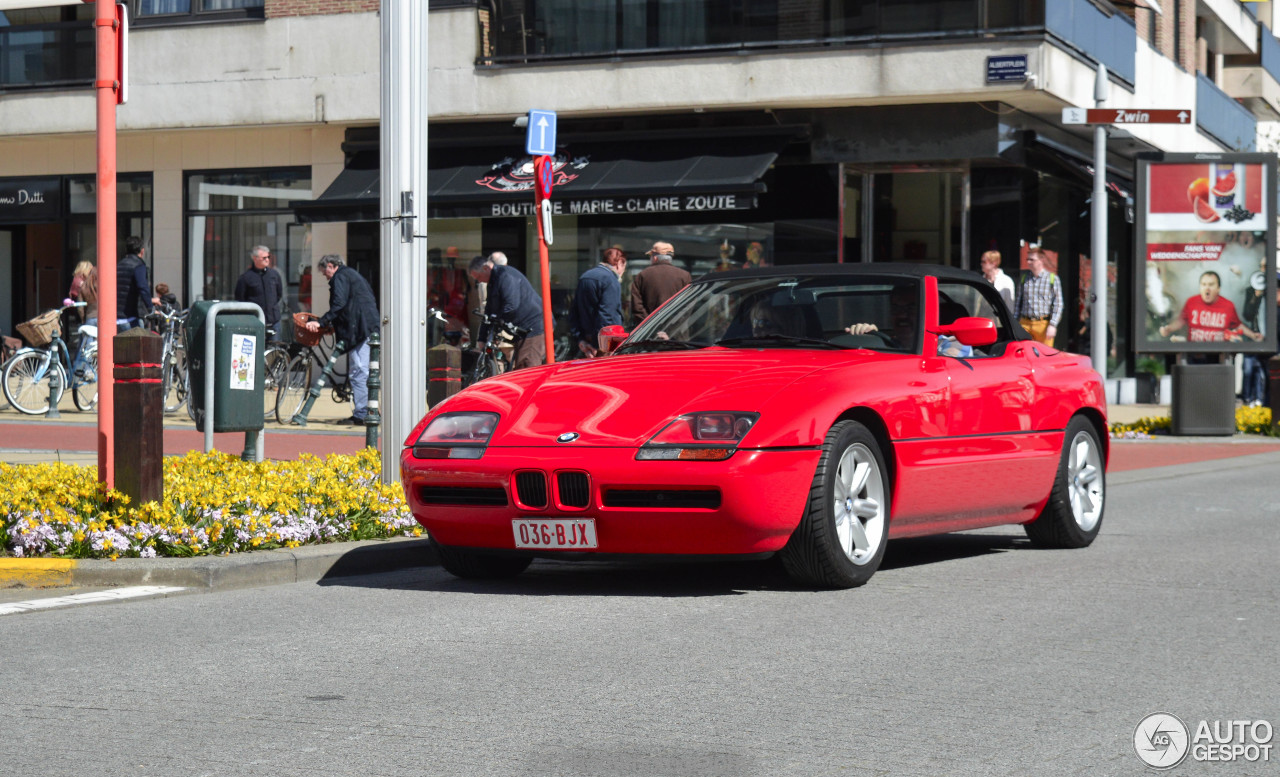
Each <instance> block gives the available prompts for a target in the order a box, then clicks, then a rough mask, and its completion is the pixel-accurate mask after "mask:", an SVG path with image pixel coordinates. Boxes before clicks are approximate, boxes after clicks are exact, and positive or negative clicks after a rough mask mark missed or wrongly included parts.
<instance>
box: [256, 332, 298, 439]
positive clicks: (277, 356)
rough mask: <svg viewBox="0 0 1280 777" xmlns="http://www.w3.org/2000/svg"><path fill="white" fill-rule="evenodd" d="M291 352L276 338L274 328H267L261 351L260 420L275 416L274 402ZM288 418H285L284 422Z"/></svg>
mask: <svg viewBox="0 0 1280 777" xmlns="http://www.w3.org/2000/svg"><path fill="white" fill-rule="evenodd" d="M291 358H292V354H290V353H289V349H288V346H287V345H286V344H285V343H284V342H282V341H280V340H277V339H276V332H275V330H274V329H268V330H267V349H266V350H265V351H263V353H262V365H263V367H262V420H264V421H270V420H271V418H272V417H273V416H276V415H277V413H276V404H277V400H278V399H279V393H280V386H281V385H282V384H283V383H284V382H285V376H286V375H288V374H289V360H290V359H291ZM287 422H288V419H285V423H287Z"/></svg>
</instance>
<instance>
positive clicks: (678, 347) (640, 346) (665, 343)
mask: <svg viewBox="0 0 1280 777" xmlns="http://www.w3.org/2000/svg"><path fill="white" fill-rule="evenodd" d="M706 347H707V346H706V344H705V343H691V342H689V341H688V340H662V339H659V338H656V337H655V338H653V339H651V340H628V341H627V343H626V345H624V346H622V347H621V348H619V349H618V351H617V352H618V353H623V352H630V351H632V350H645V349H651V350H654V351H696V350H698V349H699V348H706Z"/></svg>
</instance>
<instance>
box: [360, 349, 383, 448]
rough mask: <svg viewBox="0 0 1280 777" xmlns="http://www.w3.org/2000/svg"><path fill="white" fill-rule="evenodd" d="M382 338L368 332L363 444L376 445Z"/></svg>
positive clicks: (380, 394) (373, 446) (380, 415)
mask: <svg viewBox="0 0 1280 777" xmlns="http://www.w3.org/2000/svg"><path fill="white" fill-rule="evenodd" d="M381 358H382V338H380V337H378V333H377V332H370V333H369V414H368V415H366V416H365V417H364V446H365V447H366V448H376V447H378V424H380V423H382V413H381V410H380V409H379V406H380V401H379V399H380V397H381V396H382V365H381V363H380V361H381Z"/></svg>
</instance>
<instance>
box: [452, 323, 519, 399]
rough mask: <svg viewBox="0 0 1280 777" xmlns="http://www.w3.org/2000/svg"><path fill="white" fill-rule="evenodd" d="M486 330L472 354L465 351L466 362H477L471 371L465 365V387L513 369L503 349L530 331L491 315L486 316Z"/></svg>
mask: <svg viewBox="0 0 1280 777" xmlns="http://www.w3.org/2000/svg"><path fill="white" fill-rule="evenodd" d="M484 328H485V329H487V330H488V334H487V335H486V336H485V338H484V340H482V341H481V342H480V343H479V344H478V345H476V346H475V348H473V349H471V354H468V352H467V351H463V353H464V354H466V355H464V356H463V359H464V360H466V361H471V360H472V359H474V360H475V363H474V364H472V365H471V367H470V369H466V368H465V365H464V369H463V371H462V384H463V386H464V387H465V386H470V385H471V384H472V383H475V382H477V381H481V380H484V379H485V378H491V377H493V376H494V375H500V374H502V373H504V372H506V371H507V370H509V369H511V360H510V359H509V358H508V357H507V355H506V353H505V352H504V351H503V350H502V347H503V346H505V345H510V344H511V343H512V341H514V340H519V339H520V338H522V337H525V336H526V335H528V334H529V330H528V329H522V328H520V327H518V326H516V325H514V324H511V323H508V322H506V321H503V320H502V319H500V318H498V317H497V316H495V315H491V314H490V315H485V316H484Z"/></svg>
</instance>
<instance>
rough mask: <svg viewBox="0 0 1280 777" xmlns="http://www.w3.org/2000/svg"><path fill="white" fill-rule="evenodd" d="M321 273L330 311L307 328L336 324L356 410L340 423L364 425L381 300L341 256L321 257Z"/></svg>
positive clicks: (309, 322)
mask: <svg viewBox="0 0 1280 777" xmlns="http://www.w3.org/2000/svg"><path fill="white" fill-rule="evenodd" d="M320 272H322V273H324V277H326V278H328V279H329V312H328V313H325V314H324V315H323V316H321V317H320V320H319V321H317V320H315V319H312V320H310V321H308V322H307V329H308V330H310V331H312V332H319V331H320V329H321V327H326V326H332V327H333V334H334V336H335V337H337V338H338V339H339V340H341V341H342V342H343V343H344V344H345V345H346V348H347V351H346V352H347V354H348V356H347V362H348V366H349V368H350V369H349V371H348V375H349V377H350V380H351V393H352V398H353V400H354V402H355V412H353V413H352V414H351V417H350V418H344V419H342V420H341V421H339V422H338V424H339V425H342V426H357V425H358V426H363V425H364V417H365V416H366V415H368V413H369V334H370V333H371V332H374V331H376V330H377V328H378V302H377V300H375V299H374V297H373V289H372V288H370V286H369V282H368V281H366V280H365V279H364V276H362V275H361V274H360V273H358V272H356V271H355V270H353V269H351V268H350V267H347V266H346V265H345V264H343V262H342V257H341V256H338V255H337V254H325V255H324V256H322V257H320Z"/></svg>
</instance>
